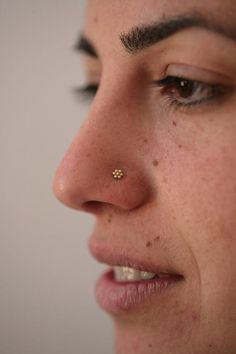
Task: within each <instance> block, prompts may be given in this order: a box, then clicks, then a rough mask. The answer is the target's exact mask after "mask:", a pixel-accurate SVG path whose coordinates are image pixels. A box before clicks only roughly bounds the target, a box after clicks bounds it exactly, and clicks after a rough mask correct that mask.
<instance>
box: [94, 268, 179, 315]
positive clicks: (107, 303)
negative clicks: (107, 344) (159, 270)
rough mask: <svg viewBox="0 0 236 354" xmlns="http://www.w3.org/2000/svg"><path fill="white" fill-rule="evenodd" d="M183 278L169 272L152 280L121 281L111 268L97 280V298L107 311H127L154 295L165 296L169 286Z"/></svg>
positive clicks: (115, 312) (142, 303)
mask: <svg viewBox="0 0 236 354" xmlns="http://www.w3.org/2000/svg"><path fill="white" fill-rule="evenodd" d="M181 280H183V277H182V276H180V275H175V274H167V275H166V276H164V277H161V278H158V277H156V278H153V279H150V280H141V281H133V282H120V281H116V280H115V279H114V276H113V270H109V271H108V272H106V273H105V274H103V275H102V276H101V278H100V279H99V280H98V282H97V285H96V298H97V301H98V303H99V305H100V306H101V307H102V308H103V309H104V310H105V311H108V312H111V313H114V314H117V313H122V312H127V311H131V310H134V309H135V308H137V307H138V306H140V305H144V304H145V303H147V302H148V300H150V299H151V298H152V297H153V296H158V297H160V296H163V294H164V293H165V292H166V291H167V290H168V288H170V287H173V285H176V284H177V283H179V282H180V281H181Z"/></svg>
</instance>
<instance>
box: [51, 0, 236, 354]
mask: <svg viewBox="0 0 236 354" xmlns="http://www.w3.org/2000/svg"><path fill="white" fill-rule="evenodd" d="M235 18H236V3H235V0H224V1H221V0H209V1H205V0H188V1H187V0H178V1H174V0H173V1H172V0H168V1H167V0H148V1H146V0H138V1H137V0H122V1H121V0H109V1H108V0H99V1H96V0H90V1H88V8H87V14H86V21H85V26H84V30H83V34H82V38H81V39H80V41H79V43H78V46H77V48H78V49H79V51H82V52H83V56H84V58H85V67H86V71H87V78H88V83H89V84H90V85H89V87H88V88H87V89H86V92H87V93H88V90H90V91H91V92H93V91H94V90H95V89H96V87H94V85H95V86H96V85H99V88H98V90H97V93H96V95H94V97H93V100H92V102H91V107H90V111H89V113H88V116H87V117H86V119H85V121H84V124H83V125H82V127H81V129H80V131H79V133H78V134H77V135H76V137H75V139H74V140H73V142H72V144H71V146H70V148H69V149H68V151H67V153H66V154H65V157H64V159H63V160H62V162H61V165H60V166H59V168H58V171H57V173H56V176H55V181H54V191H55V194H56V196H57V198H58V199H59V200H61V201H62V202H63V203H64V204H66V205H67V206H69V207H72V208H75V209H78V210H82V211H86V212H91V213H93V214H94V215H95V216H96V226H95V229H94V232H93V235H92V236H91V239H90V243H89V244H90V249H91V251H92V253H93V255H94V256H95V257H96V258H97V259H98V260H99V261H101V262H104V263H107V264H110V265H112V266H115V265H116V266H120V267H121V268H116V275H115V273H114V272H113V271H112V272H108V274H106V275H105V276H102V278H101V279H100V280H99V282H98V284H97V299H98V302H99V303H100V305H101V306H102V307H103V308H104V309H105V310H106V311H108V312H109V313H111V315H112V316H113V318H114V323H115V331H116V352H117V353H118V354H127V353H129V354H132V353H135V354H140V353H150V354H157V353H160V354H163V353H165V354H169V353H176V354H177V353H178V354H186V353H195V354H203V353H214V354H216V353H219V354H223V353H224V354H233V353H234V354H235V352H236V338H235V328H236V253H235V250H236V153H235V151H236V60H235V58H236V41H235V40H236V23H235ZM115 169H122V170H123V172H124V177H123V178H122V179H120V180H119V179H114V178H113V175H112V172H113V171H114V170H115ZM122 266H126V267H129V268H131V269H127V268H122ZM132 268H135V269H138V270H140V271H147V272H148V273H146V277H147V278H151V279H144V273H140V272H135V271H133V270H132ZM127 273H128V274H127ZM153 273H155V274H153Z"/></svg>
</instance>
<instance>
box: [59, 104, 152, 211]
mask: <svg viewBox="0 0 236 354" xmlns="http://www.w3.org/2000/svg"><path fill="white" fill-rule="evenodd" d="M109 106H110V107H109ZM118 116H119V117H120V119H118ZM121 117H122V115H121V114H120V110H119V108H118V107H117V105H116V106H115V107H114V106H113V107H111V105H109V104H107V105H105V107H104V106H103V107H102V106H100V107H99V108H96V107H95V108H93V109H91V112H90V113H89V115H88V117H87V119H86V120H85V122H84V124H83V125H82V127H81V128H80V130H79V132H78V134H77V135H76V136H75V138H74V140H73V142H72V144H71V145H70V147H69V148H68V150H67V152H66V154H65V156H64V158H63V159H62V161H61V163H60V165H59V167H58V169H57V171H56V174H55V177H54V181H53V190H54V194H55V196H56V197H57V199H59V200H60V201H61V202H62V203H63V204H65V205H66V206H68V207H70V208H73V209H77V210H82V211H87V212H92V213H96V212H98V210H99V209H101V207H102V206H103V205H104V204H110V205H113V206H115V207H117V208H120V209H123V210H132V209H135V208H138V207H140V206H141V205H143V204H144V203H145V202H146V201H147V200H148V198H149V197H150V191H151V189H150V182H149V178H148V173H147V171H146V167H145V163H144V161H143V160H144V159H142V158H140V153H139V150H138V148H137V146H135V140H136V134H135V133H134V134H132V129H131V127H130V126H129V124H130V123H127V119H125V120H122V118H121ZM116 169H118V170H122V172H123V177H122V178H121V179H115V178H114V175H113V171H114V170H116Z"/></svg>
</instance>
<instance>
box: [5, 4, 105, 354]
mask: <svg viewBox="0 0 236 354" xmlns="http://www.w3.org/2000/svg"><path fill="white" fill-rule="evenodd" d="M82 19H83V1H79V0H77V1H73V0H63V1H60V0H40V1H39V0H37V1H36V0H0V45H1V50H0V83H1V84H0V109H1V111H0V112H1V116H0V119H1V120H0V122H1V129H0V161H1V170H0V171H1V173H0V218H1V223H0V354H78V353H79V354H111V353H112V323H111V320H110V318H109V317H108V316H107V315H105V314H104V313H103V312H102V311H101V310H100V309H99V308H98V306H97V305H96V303H95V299H94V295H93V288H94V283H95V280H96V279H97V277H98V276H99V274H100V273H101V270H103V269H104V267H103V266H99V265H98V264H97V263H96V262H95V261H94V260H93V259H92V258H91V256H90V255H89V252H88V250H87V239H88V235H89V233H90V232H91V229H92V225H93V218H92V217H91V216H87V215H86V214H80V213H78V212H76V211H73V210H70V209H68V208H65V207H63V206H62V205H61V204H60V203H59V202H58V201H57V200H56V199H55V198H54V196H53V194H52V192H51V183H52V178H53V174H54V171H55V169H56V167H57V165H58V163H59V161H60V159H61V157H62V156H63V154H64V151H65V149H66V148H67V147H68V145H69V143H70V141H71V140H72V138H73V137H74V135H75V134H76V132H77V130H78V128H79V125H80V124H81V121H82V119H83V116H84V114H85V113H86V109H85V108H82V107H81V105H80V104H79V103H78V102H77V101H76V100H75V99H74V98H73V96H72V95H71V93H70V89H71V87H73V86H74V85H77V84H79V83H80V82H81V81H83V76H82V73H81V65H80V62H79V59H78V56H77V55H76V54H74V53H73V52H72V50H71V47H72V46H73V44H74V42H75V39H76V37H77V34H78V31H79V28H80V27H81V25H82Z"/></svg>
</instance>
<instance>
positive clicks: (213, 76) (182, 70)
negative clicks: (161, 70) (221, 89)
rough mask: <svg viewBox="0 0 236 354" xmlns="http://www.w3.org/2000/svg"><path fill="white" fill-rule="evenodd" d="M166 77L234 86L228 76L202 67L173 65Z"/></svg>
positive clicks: (168, 68) (168, 67) (169, 67)
mask: <svg viewBox="0 0 236 354" xmlns="http://www.w3.org/2000/svg"><path fill="white" fill-rule="evenodd" d="M165 76H175V77H179V78H183V79H186V80H191V81H198V82H202V83H205V84H218V85H225V86H227V85H229V86H230V85H232V79H231V78H230V77H228V76H226V75H223V74H220V73H217V72H215V71H213V70H208V69H205V68H201V67H196V66H191V65H186V64H181V63H178V64H176V63H172V64H169V65H168V66H167V68H166V70H165Z"/></svg>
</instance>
